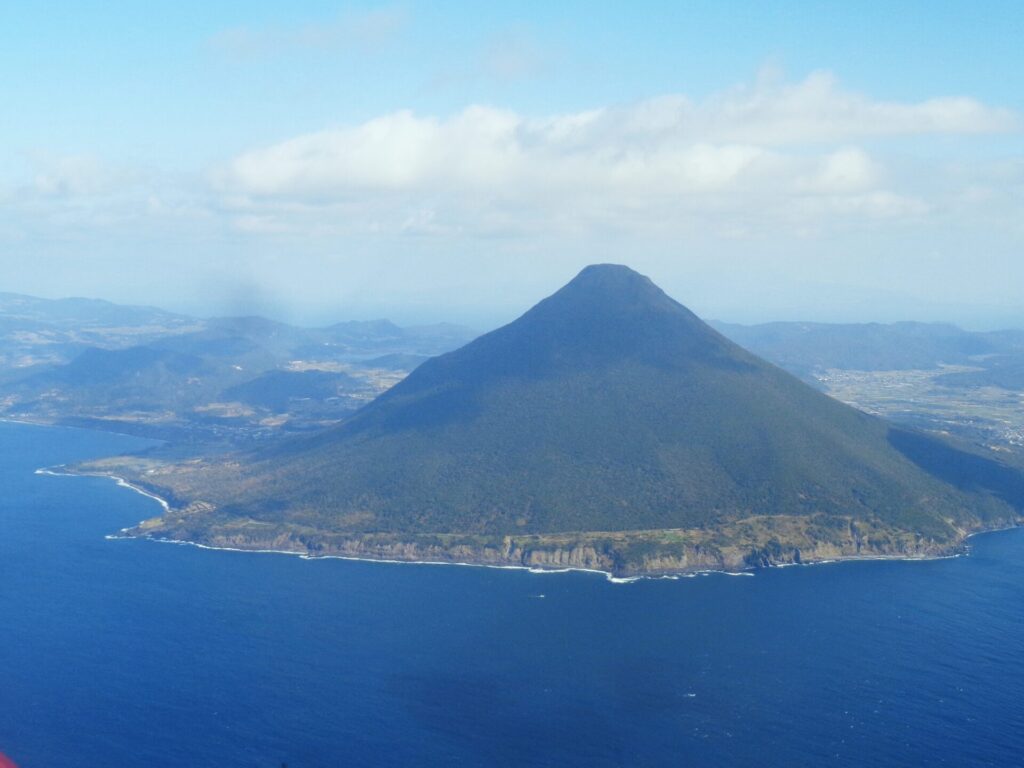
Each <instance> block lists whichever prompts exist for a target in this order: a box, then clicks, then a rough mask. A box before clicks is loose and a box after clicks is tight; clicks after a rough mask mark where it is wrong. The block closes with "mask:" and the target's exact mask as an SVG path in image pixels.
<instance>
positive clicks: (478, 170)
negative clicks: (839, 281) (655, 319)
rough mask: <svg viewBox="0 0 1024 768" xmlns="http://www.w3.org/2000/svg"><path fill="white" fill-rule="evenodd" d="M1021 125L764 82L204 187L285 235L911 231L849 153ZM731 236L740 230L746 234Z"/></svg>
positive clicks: (869, 169)
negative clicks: (323, 223)
mask: <svg viewBox="0 0 1024 768" xmlns="http://www.w3.org/2000/svg"><path fill="white" fill-rule="evenodd" d="M1019 125H1020V123H1019V120H1018V118H1017V116H1016V115H1015V114H1013V113H1012V112H1009V111H1007V110H1002V109H997V108H993V107H990V106H987V105H985V104H982V103H980V102H978V101H975V100H973V99H968V98H937V99H929V100H926V101H922V102H914V103H901V102H887V101H876V100H872V99H870V98H868V97H867V96H864V95H862V94H858V93H853V92H850V91H847V90H844V89H843V88H841V87H840V86H839V84H838V83H837V81H836V80H835V78H833V77H832V76H831V75H828V74H826V73H817V74H812V75H810V76H809V77H807V78H806V79H804V80H802V81H800V82H796V83H784V82H780V81H778V80H773V79H771V78H760V79H759V80H758V81H757V82H756V83H755V84H754V85H751V86H743V87H737V88H734V89H731V90H729V91H727V92H724V93H721V94H718V95H715V96H713V97H711V98H709V99H707V100H706V101H703V102H701V103H695V102H693V101H691V100H690V99H688V98H686V97H685V96H680V95H670V96H663V97H659V98H655V99H650V100H647V101H643V102H639V103H636V104H632V105H628V106H617V107H605V108H599V109H593V110H588V111H581V112H575V113H567V114H556V115H550V116H542V117H528V116H524V115H521V114H518V113H516V112H514V111H510V110H505V109H498V108H494V107H487V106H471V107H468V108H466V109H464V110H462V111H461V112H458V113H456V114H454V115H451V116H449V117H444V118H441V117H435V116H421V115H417V114H414V113H413V112H410V111H407V110H403V111H398V112H393V113H389V114H385V115H381V116H379V117H376V118H374V119H371V120H368V121H366V122H364V123H361V124H358V125H353V126H347V127H339V128H332V129H328V130H323V131H319V132H316V133H310V134H306V135H302V136H298V137H295V138H293V139H289V140H287V141H283V142H281V143H278V144H275V145H272V146H269V147H266V148H263V149H257V150H253V151H250V152H246V153H243V154H241V155H239V156H237V157H235V158H234V159H232V160H231V161H230V162H228V163H226V164H225V165H224V166H223V167H221V168H220V169H218V170H217V171H216V172H215V173H214V177H213V178H214V183H215V188H216V189H218V190H219V191H220V192H221V194H223V195H224V196H225V197H226V198H230V199H231V200H232V202H231V203H230V205H231V206H232V207H233V208H234V209H235V210H237V211H238V212H239V214H240V215H243V216H244V215H247V214H250V213H252V212H253V211H254V210H255V209H257V208H259V209H260V210H261V211H262V212H263V214H262V215H269V214H271V213H274V212H275V211H276V213H280V206H282V205H284V204H285V203H288V204H291V205H293V206H298V211H299V213H298V214H297V215H293V216H292V219H293V221H294V222H296V223H297V225H298V226H302V227H308V226H310V223H311V221H312V220H314V219H315V217H316V213H317V211H318V210H319V211H321V212H329V216H330V219H331V224H330V225H329V228H330V227H333V228H335V229H337V230H339V231H351V230H352V229H360V228H362V229H365V230H367V231H369V230H371V229H372V231H389V230H390V231H394V232H410V231H416V232H419V233H424V232H430V233H437V234H442V233H443V234H451V233H453V232H476V233H483V234H487V233H493V232H494V231H501V232H510V231H515V230H518V231H520V232H537V231H542V230H544V229H551V228H556V229H586V228H587V227H591V226H597V227H619V228H623V229H629V228H640V227H652V226H653V227H665V226H670V225H671V222H675V223H677V224H679V225H680V226H682V225H683V224H684V223H685V222H686V221H687V220H688V219H689V220H693V219H694V218H695V217H700V216H702V215H703V214H706V213H707V212H714V213H715V214H716V215H719V216H723V217H724V216H727V215H729V214H733V215H735V216H740V217H744V218H746V219H750V220H752V221H756V222H764V221H767V220H776V221H785V222H794V221H796V220H798V219H806V218H808V217H814V218H817V219H820V218H822V217H851V216H853V217H873V218H899V217H920V216H923V215H926V214H927V213H928V212H929V211H930V210H932V208H933V206H932V205H931V204H930V203H929V202H928V201H927V200H925V199H922V197H921V195H922V193H926V192H927V190H921V189H920V185H918V184H906V183H904V184H903V185H902V186H904V187H907V188H900V186H901V184H900V181H901V180H900V179H897V178H894V177H893V174H891V173H890V172H889V171H888V169H887V167H886V166H887V162H886V160H885V158H884V157H882V156H877V153H875V154H873V153H870V152H869V151H868V149H866V148H865V147H864V146H858V145H857V144H855V143H853V142H869V143H870V142H871V141H872V140H873V139H877V138H893V137H908V136H926V135H929V134H946V135H975V134H986V133H999V132H1008V131H1014V130H1017V129H1018V128H1019ZM272 209H273V210H272ZM424 210H429V211H430V215H429V222H426V223H424V220H423V219H422V217H423V215H424V214H423V211H424ZM294 213H295V211H294V210H293V214H294ZM325 215H326V213H325ZM346 217H349V218H348V219H347V218H346ZM282 220H283V219H282V218H275V222H277V224H278V225H279V224H280V222H281V221H282ZM298 222H301V225H299V224H298ZM410 222H412V224H411V223H410ZM416 222H420V223H419V224H416ZM815 223H817V222H815ZM426 224H429V226H427V225H426ZM806 225H807V222H806V221H800V223H799V226H800V227H806ZM726 226H727V228H728V229H729V230H730V231H733V232H735V231H746V230H747V229H749V227H750V226H751V221H735V220H734V221H730V222H728V224H727V225H726Z"/></svg>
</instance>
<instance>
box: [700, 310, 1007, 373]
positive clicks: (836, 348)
mask: <svg viewBox="0 0 1024 768" xmlns="http://www.w3.org/2000/svg"><path fill="white" fill-rule="evenodd" d="M712 325H713V326H714V327H715V328H716V329H718V330H719V331H720V332H721V333H723V334H724V335H725V336H727V337H729V338H730V339H732V340H733V341H735V342H736V343H737V344H739V345H740V346H742V347H745V348H746V349H749V350H750V351H752V352H754V353H755V354H758V355H760V356H761V357H763V358H765V359H766V360H771V361H772V362H774V363H775V364H776V365H779V366H781V367H783V368H785V369H786V370H788V371H789V372H791V373H795V374H796V375H798V376H801V377H803V378H810V377H811V376H812V374H813V373H815V372H816V371H826V370H829V369H836V368H837V369H843V370H857V371H890V370H915V369H929V368H937V367H938V366H940V365H975V366H978V367H980V368H983V369H985V368H988V367H992V366H994V365H995V364H996V363H995V361H1002V360H1005V359H1006V358H1008V357H1020V356H1024V331H989V332H976V331H965V330H963V329H961V328H957V327H956V326H955V325H948V324H946V323H912V322H903V323H890V324H881V323H853V324H846V325H843V324H830V323H799V322H785V323H765V324H763V325H737V324H734V323H723V322H712Z"/></svg>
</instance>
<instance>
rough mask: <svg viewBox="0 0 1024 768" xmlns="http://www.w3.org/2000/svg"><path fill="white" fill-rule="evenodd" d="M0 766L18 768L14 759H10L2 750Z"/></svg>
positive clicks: (0, 767)
mask: <svg viewBox="0 0 1024 768" xmlns="http://www.w3.org/2000/svg"><path fill="white" fill-rule="evenodd" d="M0 768H18V766H16V765H15V764H14V761H13V760H11V758H9V757H8V756H7V755H5V754H4V753H3V752H0Z"/></svg>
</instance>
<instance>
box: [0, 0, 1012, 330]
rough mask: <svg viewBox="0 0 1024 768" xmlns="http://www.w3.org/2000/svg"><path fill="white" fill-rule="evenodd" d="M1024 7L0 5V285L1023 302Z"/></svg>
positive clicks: (727, 309)
mask: <svg viewBox="0 0 1024 768" xmlns="http://www.w3.org/2000/svg"><path fill="white" fill-rule="evenodd" d="M1022 33H1024V6H1022V5H1021V4H1020V3H1014V2H1005V3H998V2H990V3H986V4H985V5H984V8H983V10H981V11H979V10H978V6H977V5H971V4H968V3H957V2H946V3H925V2H920V3H917V2H907V3H901V4H898V7H895V8H894V7H891V6H890V4H882V3H848V2H847V3H838V2H837V3H808V2H788V3H722V2H717V3H711V2H706V3H705V2H693V3H680V2H674V3H654V2H651V3H636V4H632V5H629V6H627V5H626V4H619V3H615V4H612V3H607V4H601V3H592V2H591V3H570V2H563V3H557V4H555V3H519V4H514V5H513V4H504V5H502V6H501V7H497V5H496V4H470V3H456V2H432V3H422V4H418V3H404V4H385V5H371V4H344V3H333V2H289V3H281V2H244V3H242V2H238V3H230V2H221V3H216V4H211V3H194V2H176V3H126V2H70V1H69V2H55V3H48V4H30V3H20V4H13V3H7V4H4V5H3V6H2V7H0V82H2V83H3V96H4V108H3V112H2V114H3V119H0V266H2V267H3V272H2V274H3V279H2V281H0V289H4V290H13V291H22V292H28V293H34V294H39V295H48V296H59V295H69V294H78V295H94V296H102V297H104V298H110V299H113V300H117V301H128V302H145V303H156V304H161V305H164V306H169V307H172V308H180V309H184V310H188V311H194V312H199V313H221V312H241V311H262V312H267V313H271V314H274V315H277V316H280V317H286V318H290V319H295V320H300V321H318V320H333V319H341V318H346V317H371V316H377V315H389V316H392V317H395V318H397V319H399V320H406V321H418V320H428V319H453V320H461V321H465V322H471V323H475V324H477V325H480V326H484V325H488V324H492V323H494V322H498V321H500V320H504V319H507V318H508V317H510V316H511V315H513V314H514V313H515V312H516V311H517V310H520V309H522V308H525V306H527V305H528V304H530V303H532V302H533V301H534V300H536V299H537V298H539V297H541V296H543V295H544V294H545V293H547V292H549V291H550V290H551V289H553V288H555V287H557V285H559V284H560V283H561V282H563V281H564V280H565V279H567V278H568V277H570V276H571V275H572V274H573V273H574V272H575V271H576V270H577V269H578V268H579V267H581V266H583V265H584V264H586V263H589V262H592V261H619V262H623V263H628V264H631V265H634V266H636V267H637V268H639V269H641V271H644V272H646V273H648V274H650V275H651V276H652V277H653V278H655V279H656V280H657V281H658V282H659V283H661V284H662V285H663V286H664V287H665V288H666V289H667V290H669V291H670V293H672V294H673V295H675V296H676V297H677V298H679V299H680V300H682V301H684V302H685V303H687V304H689V305H690V306H692V307H693V308H694V309H695V310H696V311H698V312H700V313H701V314H704V315H705V316H715V317H720V318H723V319H735V320H740V321H757V320H766V319H824V320H874V319H877V320H891V319H904V318H920V319H949V320H953V321H956V322H960V323H962V324H966V325H970V326H975V327H981V326H992V325H1005V324H1017V325H1024V308H1022V305H1021V302H1020V300H1019V297H1018V288H1017V287H1018V286H1020V285H1022V284H1024V259H1022V258H1021V257H1022V255H1024V254H1022V253H1021V250H1022V249H1021V245H1022V243H1024V224H1022V223H1021V222H1022V221H1024V215H1022V214H1024V205H1022V192H1024V141H1022V119H1024V118H1022V116H1024V89H1021V88H1020V87H1019V82H1018V80H1019V76H1018V73H1019V72H1020V71H1024V61H1022V58H1024V56H1022V54H1021V47H1020V44H1019V41H1020V40H1021V39H1022V38H1024V34H1022Z"/></svg>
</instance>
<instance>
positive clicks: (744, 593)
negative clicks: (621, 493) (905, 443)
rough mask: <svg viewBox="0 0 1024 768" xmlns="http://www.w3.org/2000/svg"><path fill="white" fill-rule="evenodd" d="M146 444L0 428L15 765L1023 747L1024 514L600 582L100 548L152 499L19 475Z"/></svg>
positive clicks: (3, 618)
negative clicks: (775, 559) (836, 555)
mask: <svg viewBox="0 0 1024 768" xmlns="http://www.w3.org/2000/svg"><path fill="white" fill-rule="evenodd" d="M143 445H145V443H144V442H143V441H140V440H135V439H132V438H126V437H121V436H115V435H108V434H102V433H95V432H85V431H78V430H66V429H53V428H42V427H30V426H24V425H17V424H0V490H2V493H0V752H5V753H7V754H8V755H9V756H10V757H11V758H13V759H14V760H15V761H16V762H17V763H18V764H19V766H20V768H70V767H72V766H74V767H76V768H116V767H117V766H144V767H146V768H162V767H163V766H176V767H177V766H184V765H187V766H217V767H218V768H231V767H233V766H268V767H269V768H280V766H281V765H282V764H284V763H286V764H287V765H288V766H289V767H290V768H313V767H314V766H317V767H326V766H448V765H465V766H685V765H709V766H749V765H843V766H866V765H872V766H926V765H927V766H931V765H950V766H981V765H999V766H1019V765H1021V764H1024V530H1016V531H1011V532H1004V533H996V534H989V535H985V536H980V537H976V538H975V539H973V540H972V546H971V550H972V551H971V555H970V556H969V557H961V558H955V559H949V560H938V561H931V562H912V563H898V562H862V563H844V564H834V565H823V566H814V567H796V568H786V569H779V570H771V571H764V572H759V573H757V574H756V575H755V576H752V577H749V576H748V577H737V576H726V575H720V574H719V575H709V576H701V577H697V578H687V579H680V580H676V581H640V582H635V583H630V584H613V583H610V582H608V581H606V580H605V579H604V578H603V577H601V576H600V575H594V574H584V573H562V574H531V573H528V572H524V571H514V570H494V569H483V568H469V567H444V566H421V565H389V564H379V563H362V562H348V561H342V560H313V561H311V560H302V559H300V558H297V557H292V556H286V555H269V554H252V553H237V552H215V551H208V550H201V549H197V548H194V547H187V546H173V545H167V544H157V543H152V542H144V541H125V540H121V541H111V540H107V539H105V538H104V536H105V534H108V533H111V532H115V531H117V530H118V529H119V528H121V527H123V526H125V525H128V524H131V523H134V522H136V521H138V520H139V519H141V518H143V517H148V516H151V515H153V514H156V513H157V512H158V511H159V507H157V505H156V504H155V502H153V501H152V500H149V499H146V498H144V497H143V496H140V495H138V494H136V493H133V492H131V491H129V490H126V489H123V488H119V487H117V486H116V485H115V484H114V483H113V482H111V481H109V480H104V479H99V478H71V477H49V476H42V475H35V474H33V471H34V470H35V469H36V468H38V467H43V466H47V465H53V464H58V463H63V462H68V461H73V460H77V459H83V458H86V457H96V456H101V455H108V454H114V453H118V452H121V451H124V450H128V449H131V448H133V447H140V446H143Z"/></svg>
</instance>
